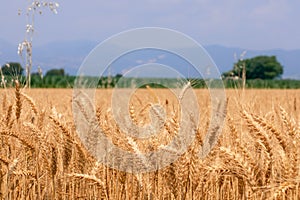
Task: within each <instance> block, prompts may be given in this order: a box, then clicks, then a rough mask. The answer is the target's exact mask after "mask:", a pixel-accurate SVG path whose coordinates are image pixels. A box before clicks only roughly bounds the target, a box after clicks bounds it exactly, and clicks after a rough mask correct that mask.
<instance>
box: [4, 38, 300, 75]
mask: <svg viewBox="0 0 300 200" xmlns="http://www.w3.org/2000/svg"><path fill="white" fill-rule="evenodd" d="M96 45H98V42H95V41H89V40H76V41H61V42H52V43H49V44H46V45H42V46H34V47H33V64H34V69H36V68H37V66H41V68H42V69H43V71H44V72H46V71H47V70H49V69H52V68H64V69H65V71H66V72H67V73H68V74H70V75H75V74H76V73H77V70H78V69H79V67H80V65H81V63H82V62H83V60H84V58H85V57H86V56H87V55H88V54H89V53H90V51H91V50H92V49H93V48H94V47H96ZM204 48H205V49H206V51H207V52H208V53H209V55H210V56H211V58H212V59H213V60H214V62H215V63H216V65H217V66H218V68H219V70H220V72H221V73H222V72H225V71H228V70H230V69H232V66H233V64H234V62H236V60H235V58H234V55H236V57H237V59H238V58H239V56H240V55H241V54H242V52H244V51H245V50H246V51H247V52H246V54H245V57H244V58H251V57H254V56H258V55H275V56H276V57H277V59H278V61H279V62H280V63H281V64H282V65H283V66H284V75H283V78H293V79H300V64H299V63H300V49H298V50H281V49H271V50H263V51H262V50H247V49H242V48H233V47H224V46H220V45H206V46H204ZM138 56H139V57H137V55H135V56H133V55H131V57H130V56H129V57H128V58H127V59H124V60H123V63H122V66H121V67H120V66H119V68H117V69H116V70H120V71H117V73H121V72H122V69H121V68H122V67H124V66H125V67H126V66H127V67H128V66H136V65H138V64H143V63H149V62H159V59H161V61H162V60H163V56H164V55H162V54H161V55H158V54H157V52H148V54H139V55H138ZM10 61H17V62H21V59H20V57H19V56H18V55H17V45H14V44H10V43H8V42H6V41H4V40H1V39H0V64H4V63H5V62H10ZM176 63H177V64H178V62H177V61H176ZM176 63H174V65H176Z"/></svg>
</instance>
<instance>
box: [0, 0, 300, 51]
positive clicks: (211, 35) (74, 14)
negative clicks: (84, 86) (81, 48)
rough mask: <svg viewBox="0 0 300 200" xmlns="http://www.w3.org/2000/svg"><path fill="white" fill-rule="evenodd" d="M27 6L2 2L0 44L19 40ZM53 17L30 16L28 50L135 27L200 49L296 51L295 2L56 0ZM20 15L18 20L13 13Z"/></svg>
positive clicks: (298, 15) (21, 0) (23, 1)
mask: <svg viewBox="0 0 300 200" xmlns="http://www.w3.org/2000/svg"><path fill="white" fill-rule="evenodd" d="M30 2H32V1H28V0H1V6H0V26H1V31H0V39H1V40H5V41H7V42H10V43H12V44H18V43H19V42H20V41H22V40H23V39H24V36H25V29H26V24H27V22H26V8H27V6H28V5H29V4H30ZM56 2H57V3H59V8H58V9H57V12H58V13H57V14H54V13H52V12H50V11H49V9H44V10H43V12H42V15H39V14H36V15H35V34H34V38H33V41H34V43H33V45H42V44H46V43H50V42H54V41H65V40H68V41H76V40H91V41H97V42H101V41H103V40H105V39H107V38H108V37H110V36H112V35H115V34H117V33H119V32H122V31H125V30H128V29H132V28H140V27H163V28H169V29H174V30H176V31H180V32H182V33H184V34H186V35H188V36H190V37H192V38H193V39H195V40H196V41H197V42H199V43H200V44H202V45H212V44H217V45H224V46H227V47H240V48H244V49H253V50H267V49H286V50H292V49H300V24H299V23H300V22H299V19H300V12H299V9H300V1H299V0H251V1H250V0H224V1H221V0H111V1H109V0H106V1H102V0H88V1H74V0H56ZM19 9H20V10H21V12H20V15H18V12H19V11H18V10H19Z"/></svg>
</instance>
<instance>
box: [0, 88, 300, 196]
mask: <svg viewBox="0 0 300 200" xmlns="http://www.w3.org/2000/svg"><path fill="white" fill-rule="evenodd" d="M195 93H196V95H197V97H198V99H199V102H198V103H199V110H200V111H199V113H200V120H199V125H198V128H197V130H196V133H197V134H196V138H195V140H194V141H193V143H192V144H191V145H190V147H189V149H188V151H187V152H186V153H184V154H183V155H181V156H180V158H179V159H178V160H177V161H176V162H174V163H172V164H171V165H169V166H167V167H165V168H163V169H159V170H157V171H154V172H148V173H140V174H135V173H127V172H122V171H119V170H116V169H111V168H108V167H106V166H104V165H103V164H101V163H99V162H97V160H96V159H95V158H94V157H93V156H92V155H91V154H90V153H89V152H88V151H87V150H86V148H85V147H84V146H83V144H82V143H81V141H80V139H79V137H78V135H77V133H76V128H75V125H74V122H73V117H72V90H71V89H31V90H26V89H22V88H20V87H19V85H18V83H16V86H15V88H14V89H2V90H1V92H0V102H1V104H0V114H1V115H0V117H1V121H0V140H1V141H0V142H1V147H0V177H1V179H0V197H1V199H122V200H123V199H300V187H299V183H300V176H299V175H300V171H299V164H300V150H299V143H300V137H299V136H300V112H299V110H300V104H299V102H300V91H299V90H245V91H244V92H243V91H241V90H237V89H233V90H226V95H227V111H226V122H225V125H224V127H223V130H222V135H221V136H220V138H219V140H218V143H217V145H216V146H215V147H214V148H213V150H212V151H211V152H210V154H209V155H208V156H207V157H206V158H205V159H200V158H199V157H198V153H199V150H200V149H201V146H202V144H203V139H204V138H205V135H206V133H207V131H208V127H209V124H210V117H209V116H210V112H211V110H210V108H211V105H210V101H209V92H208V91H207V90H205V89H201V90H195ZM111 95H112V90H109V89H107V90H99V91H97V96H96V102H95V104H96V110H97V112H96V115H97V120H98V123H99V126H100V127H101V128H102V129H103V130H104V132H105V135H106V136H107V137H108V138H109V139H110V140H111V141H112V142H113V143H114V144H115V145H117V146H118V147H120V148H122V149H124V150H126V151H130V152H135V151H136V148H138V150H139V151H140V152H149V151H155V150H156V149H158V148H159V146H161V145H166V144H168V143H169V142H170V141H172V139H173V138H174V137H176V134H177V133H178V128H179V125H180V114H179V112H178V101H177V100H176V98H175V96H174V95H173V94H172V93H168V90H166V89H150V90H149V89H140V90H137V91H136V93H135V94H134V95H133V96H132V98H131V100H130V103H129V107H128V111H129V113H130V116H131V118H132V121H133V122H134V123H136V124H138V125H144V124H147V123H149V122H150V119H149V106H148V104H149V103H150V104H151V103H159V104H161V106H162V107H163V108H164V109H165V111H166V120H165V122H164V128H163V130H161V133H160V134H158V135H155V136H153V137H150V138H149V139H146V140H140V139H136V138H131V141H132V142H129V139H128V136H126V135H125V134H124V133H122V131H120V130H119V128H118V126H117V124H116V122H115V121H114V120H113V117H112V113H111V108H110V106H111V105H110V104H111V102H110V99H111ZM186 120H189V119H186ZM133 143H134V144H135V147H133ZM120 159H122V158H120Z"/></svg>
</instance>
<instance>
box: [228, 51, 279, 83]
mask: <svg viewBox="0 0 300 200" xmlns="http://www.w3.org/2000/svg"><path fill="white" fill-rule="evenodd" d="M243 68H245V70H246V78H247V79H274V78H277V77H280V76H281V75H282V74H283V66H282V65H281V64H280V63H279V62H278V61H277V59H276V56H257V57H254V58H250V59H245V60H239V61H238V62H237V63H235V64H234V67H233V69H232V70H231V71H229V72H225V73H223V76H225V77H229V76H234V77H240V78H242V76H243Z"/></svg>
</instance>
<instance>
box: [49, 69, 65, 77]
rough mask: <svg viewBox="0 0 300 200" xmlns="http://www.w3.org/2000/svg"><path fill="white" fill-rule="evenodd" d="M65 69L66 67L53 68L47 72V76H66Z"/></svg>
mask: <svg viewBox="0 0 300 200" xmlns="http://www.w3.org/2000/svg"><path fill="white" fill-rule="evenodd" d="M64 75H65V70H64V69H51V70H49V71H47V72H46V76H64Z"/></svg>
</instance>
